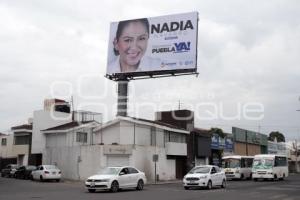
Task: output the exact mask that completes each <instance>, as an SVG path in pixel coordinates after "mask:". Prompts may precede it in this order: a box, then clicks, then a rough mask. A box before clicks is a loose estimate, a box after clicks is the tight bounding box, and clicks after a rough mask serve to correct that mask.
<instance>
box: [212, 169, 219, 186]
mask: <svg viewBox="0 0 300 200" xmlns="http://www.w3.org/2000/svg"><path fill="white" fill-rule="evenodd" d="M210 178H211V182H212V185H213V186H216V185H218V184H219V180H218V173H217V170H216V168H215V167H212V168H211V171H210Z"/></svg>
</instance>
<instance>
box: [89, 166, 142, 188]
mask: <svg viewBox="0 0 300 200" xmlns="http://www.w3.org/2000/svg"><path fill="white" fill-rule="evenodd" d="M145 183H146V176H145V173H144V172H141V171H139V170H138V169H136V168H134V167H128V166H126V167H107V168H104V169H102V170H100V171H99V172H98V173H97V174H96V175H93V176H91V177H89V178H88V179H87V180H86V181H85V186H86V188H87V189H88V191H89V192H95V191H96V190H110V191H112V192H117V191H118V190H119V189H120V188H136V189H137V190H142V189H143V188H144V184H145Z"/></svg>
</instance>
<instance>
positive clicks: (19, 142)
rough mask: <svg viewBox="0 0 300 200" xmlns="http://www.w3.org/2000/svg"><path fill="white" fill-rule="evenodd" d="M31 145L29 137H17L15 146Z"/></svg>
mask: <svg viewBox="0 0 300 200" xmlns="http://www.w3.org/2000/svg"><path fill="white" fill-rule="evenodd" d="M29 143H30V136H29V135H22V136H15V145H26V144H29Z"/></svg>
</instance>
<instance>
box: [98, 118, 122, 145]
mask: <svg viewBox="0 0 300 200" xmlns="http://www.w3.org/2000/svg"><path fill="white" fill-rule="evenodd" d="M101 134H102V141H101ZM95 135H96V141H97V144H100V143H101V142H102V143H104V144H112V143H118V144H120V123H117V124H114V125H113V126H109V127H106V128H104V129H103V130H102V131H101V130H100V131H98V132H96V133H95Z"/></svg>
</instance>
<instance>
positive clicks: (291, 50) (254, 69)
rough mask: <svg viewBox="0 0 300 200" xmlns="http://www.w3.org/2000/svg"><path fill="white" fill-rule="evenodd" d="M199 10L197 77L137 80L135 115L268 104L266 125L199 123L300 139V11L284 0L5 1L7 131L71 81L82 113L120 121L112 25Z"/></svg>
mask: <svg viewBox="0 0 300 200" xmlns="http://www.w3.org/2000/svg"><path fill="white" fill-rule="evenodd" d="M158 5H159V6H158ZM190 11H198V12H199V17H200V21H199V35H198V39H199V41H198V66H199V68H198V71H199V73H200V74H199V76H198V78H196V77H195V76H183V77H171V78H161V79H151V80H140V81H131V82H130V84H129V85H130V91H131V92H130V96H129V103H131V105H133V106H131V107H130V112H129V114H131V115H135V116H139V117H145V118H150V119H153V118H154V114H153V112H155V111H158V110H160V109H163V110H168V109H173V108H178V104H179V100H180V102H181V107H182V108H197V107H196V105H197V104H198V103H199V102H200V103H201V102H202V103H203V102H208V103H215V104H217V105H218V108H219V109H220V107H221V106H220V105H221V103H223V105H224V106H225V107H224V112H226V114H227V115H228V116H229V115H230V116H233V115H234V114H235V113H236V108H237V106H238V104H239V103H240V104H245V103H247V102H260V103H262V104H263V105H264V108H265V117H264V119H263V120H260V121H247V120H245V119H241V120H233V121H228V120H227V121H226V120H225V121H224V120H221V119H218V120H210V121H208V120H206V121H205V120H204V121H203V120H199V119H196V122H197V124H198V125H199V126H200V127H210V126H214V125H220V126H221V128H224V129H226V130H227V131H230V129H231V128H230V127H231V126H233V125H241V126H242V128H243V127H244V128H249V129H253V130H258V126H259V125H260V130H261V131H263V132H265V133H268V132H269V131H270V130H273V129H280V130H281V131H282V132H284V133H286V134H287V135H288V136H289V137H290V138H293V137H296V136H297V134H298V133H299V132H297V127H299V125H298V124H299V123H298V122H299V117H300V116H299V114H300V113H297V112H296V111H295V110H296V109H300V103H299V101H298V97H299V96H300V91H299V86H298V85H299V84H298V82H299V80H300V70H299V58H298V57H299V56H298V54H299V52H300V37H299V35H300V16H299V15H300V14H299V13H300V12H299V11H300V3H299V1H289V2H285V1H280V0H278V1H272V2H270V1H254V2H253V1H251V2H245V1H243V2H241V1H233V0H232V1H231V0H230V1H226V2H220V1H209V2H208V1H194V0H190V1H189V0H185V1H182V0H175V1H174V0H173V1H157V0H152V1H137V0H132V1H126V2H124V1H101V2H100V1H96V0H93V1H92V0H91V1H75V2H74V1H71V0H64V1H62V0H55V1H47V2H46V1H34V0H32V1H30V3H28V2H24V1H1V3H0V26H1V32H0V43H1V46H0V65H1V73H0V104H1V105H5V106H1V107H0V130H6V129H9V128H10V126H12V125H16V124H18V123H19V122H21V121H24V120H26V119H27V118H28V117H29V116H30V115H31V114H32V111H33V110H36V109H40V108H42V102H43V99H44V98H46V97H47V98H49V97H51V86H52V85H53V84H54V83H57V82H65V81H67V82H68V83H70V85H71V87H72V92H73V96H74V100H75V102H76V103H75V104H76V105H75V106H77V107H86V108H89V109H90V110H91V109H92V110H95V111H97V112H103V113H107V114H106V116H104V118H105V119H106V120H108V119H112V118H113V117H114V115H115V112H116V111H115V108H116V105H115V103H116V101H117V99H116V83H115V82H112V81H109V80H107V79H105V78H104V74H105V70H106V57H107V40H108V35H109V23H110V22H112V21H119V20H122V19H130V18H136V17H150V16H159V15H167V14H174V13H181V12H190ZM90 75H92V76H91V78H90V79H84V81H83V82H82V85H80V84H79V82H80V80H82V77H87V76H90ZM67 90H68V89H66V88H65V89H64V90H61V89H60V88H59V87H57V88H56V89H55V92H56V93H55V94H56V95H57V96H63V95H64V94H68V91H67ZM82 91H83V93H84V95H82ZM69 95H70V94H68V95H67V96H69ZM92 96H98V97H99V98H92ZM146 103H149V104H151V106H149V104H148V105H143V104H146ZM137 105H141V106H140V108H139V109H137V108H135V107H137ZM134 106H135V107H134ZM206 111H207V110H205V109H204V108H203V107H202V108H201V109H199V110H195V112H200V113H202V114H206V113H205V112H206ZM274 125H277V126H274Z"/></svg>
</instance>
